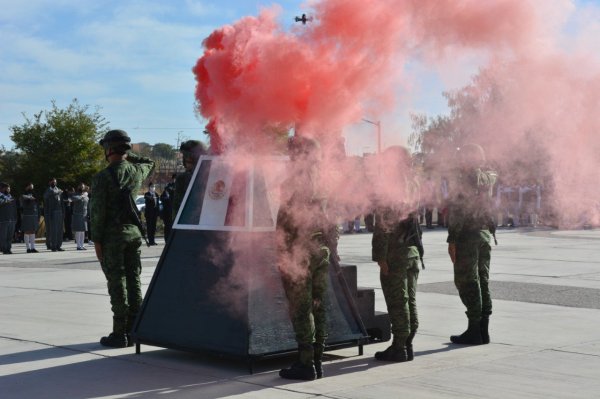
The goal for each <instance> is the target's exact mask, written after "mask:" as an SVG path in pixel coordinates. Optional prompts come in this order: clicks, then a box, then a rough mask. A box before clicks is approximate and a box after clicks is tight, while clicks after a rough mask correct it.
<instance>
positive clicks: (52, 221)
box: [44, 178, 64, 252]
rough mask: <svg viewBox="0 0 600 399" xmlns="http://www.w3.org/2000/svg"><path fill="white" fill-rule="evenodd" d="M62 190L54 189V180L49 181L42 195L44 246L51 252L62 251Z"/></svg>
mask: <svg viewBox="0 0 600 399" xmlns="http://www.w3.org/2000/svg"><path fill="white" fill-rule="evenodd" d="M61 194H62V190H61V189H60V188H58V187H56V179H55V178H52V179H50V182H49V184H48V188H47V189H46V192H45V193H44V221H45V223H46V246H47V247H48V249H50V250H52V252H56V251H64V249H62V248H61V247H62V243H63V225H64V219H63V204H62V198H61Z"/></svg>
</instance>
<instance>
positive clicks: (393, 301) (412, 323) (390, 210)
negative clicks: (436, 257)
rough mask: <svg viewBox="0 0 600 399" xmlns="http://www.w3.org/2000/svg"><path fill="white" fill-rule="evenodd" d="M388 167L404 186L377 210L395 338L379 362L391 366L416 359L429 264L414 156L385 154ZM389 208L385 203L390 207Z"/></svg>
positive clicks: (377, 251) (379, 253)
mask: <svg viewBox="0 0 600 399" xmlns="http://www.w3.org/2000/svg"><path fill="white" fill-rule="evenodd" d="M383 162H384V164H385V165H386V167H388V168H396V169H397V172H398V171H399V172H400V173H399V174H398V176H395V177H398V178H399V179H398V181H394V182H393V183H392V184H395V185H397V186H398V188H400V190H398V191H399V192H398V195H392V196H391V197H392V198H391V199H392V201H389V200H387V201H385V200H384V201H381V202H383V203H382V204H381V205H380V206H378V207H377V208H376V211H375V231H374V232H373V239H372V248H373V251H372V257H373V261H375V262H377V263H378V264H379V267H380V274H379V278H380V281H381V288H382V290H383V295H384V298H385V303H386V305H387V309H388V314H389V316H390V322H391V325H392V326H391V327H392V334H393V335H394V339H393V341H392V345H390V346H389V347H388V348H387V349H386V350H385V351H382V352H376V353H375V359H377V360H383V361H390V362H405V361H410V360H413V358H414V351H413V345H412V342H413V339H414V337H415V335H416V333H417V328H418V327H419V319H418V313H417V302H416V293H417V279H418V277H419V258H420V259H421V261H422V260H423V254H424V251H423V244H422V241H421V235H422V232H421V226H420V225H419V218H418V214H417V212H416V210H417V206H418V203H417V202H418V201H417V197H418V190H419V189H418V185H417V183H416V181H415V180H414V179H412V176H411V173H410V168H411V165H410V154H409V153H408V151H407V150H406V149H404V148H402V147H399V146H394V147H390V148H388V149H387V150H386V151H385V152H384V153H383ZM386 202H387V203H388V204H385V203H386Z"/></svg>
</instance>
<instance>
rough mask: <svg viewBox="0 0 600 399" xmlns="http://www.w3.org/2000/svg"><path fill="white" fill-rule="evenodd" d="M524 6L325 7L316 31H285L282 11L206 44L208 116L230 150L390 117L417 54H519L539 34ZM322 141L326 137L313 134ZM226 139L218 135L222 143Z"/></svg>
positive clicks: (200, 96)
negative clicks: (271, 129) (278, 131)
mask: <svg viewBox="0 0 600 399" xmlns="http://www.w3.org/2000/svg"><path fill="white" fill-rule="evenodd" d="M531 8H532V5H531V4H530V3H529V2H523V1H487V2H481V1H476V0H468V1H459V2H457V1H452V0H443V1H440V0H436V1H433V0H419V1H416V0H413V1H400V0H398V1H379V0H371V1H365V0H323V1H319V2H313V3H312V15H314V20H313V22H309V23H308V24H306V25H304V26H297V27H296V28H295V29H293V30H292V31H291V32H287V31H284V30H283V28H282V27H281V26H280V25H279V24H278V23H277V21H276V18H277V9H276V8H271V9H266V10H263V11H262V12H261V13H260V15H259V16H258V17H245V18H242V19H241V20H239V21H237V22H236V23H234V24H233V25H228V26H224V27H222V28H220V29H217V30H216V31H214V32H213V33H212V34H211V35H210V36H209V37H207V38H206V39H205V40H204V42H203V44H204V48H205V51H204V55H203V56H202V57H201V58H200V59H199V60H198V62H197V64H196V66H195V67H194V69H193V71H194V73H195V75H196V79H197V82H198V84H197V87H196V98H197V100H198V104H199V110H200V113H201V115H202V116H204V117H205V118H207V119H209V120H211V121H215V126H214V131H213V133H212V134H213V135H217V134H218V136H219V137H220V139H222V140H223V141H224V143H225V144H226V145H232V144H234V143H235V145H236V146H239V145H241V144H242V143H248V142H252V143H254V144H256V143H257V140H258V143H260V144H261V145H264V144H265V143H264V142H263V140H262V139H266V140H267V142H268V141H269V138H268V137H265V127H268V126H284V127H290V126H293V125H294V124H297V123H301V124H302V125H303V127H305V128H306V130H307V131H312V132H313V133H312V134H322V133H323V132H334V133H333V134H336V132H339V131H341V129H342V128H343V127H344V126H346V125H348V124H349V123H352V122H356V121H358V120H360V118H361V117H362V116H363V115H365V114H371V115H372V114H376V113H382V112H389V111H391V110H392V108H393V105H394V101H393V100H394V95H395V94H394V90H395V88H397V87H398V85H399V84H400V83H401V77H402V71H403V65H404V63H405V62H406V59H407V57H409V56H411V55H412V54H418V53H422V52H424V51H427V52H428V54H437V55H436V56H439V55H440V54H441V53H443V52H446V51H448V49H450V48H461V47H467V48H468V47H485V48H500V47H502V46H508V47H510V46H512V45H521V44H522V43H523V42H525V40H524V38H526V37H527V32H528V31H529V30H531V29H533V28H532V26H534V25H535V24H534V22H535V21H534V20H533V17H532V15H531V14H532V11H531ZM315 131H318V132H319V133H314V132H315ZM217 132H218V133H217Z"/></svg>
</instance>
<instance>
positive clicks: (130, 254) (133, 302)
mask: <svg viewBox="0 0 600 399" xmlns="http://www.w3.org/2000/svg"><path fill="white" fill-rule="evenodd" d="M141 245H142V240H141V239H139V238H137V239H134V240H130V241H125V240H108V241H106V242H104V243H102V257H103V259H102V271H103V272H104V275H105V276H106V282H107V286H108V294H109V295H110V304H111V307H112V312H113V332H114V333H116V334H123V333H129V332H130V331H131V328H132V327H133V323H134V322H135V318H136V317H137V313H138V310H139V309H140V305H141V304H142V284H141V281H140V274H141V272H142V263H141V261H140V253H141V251H140V247H141Z"/></svg>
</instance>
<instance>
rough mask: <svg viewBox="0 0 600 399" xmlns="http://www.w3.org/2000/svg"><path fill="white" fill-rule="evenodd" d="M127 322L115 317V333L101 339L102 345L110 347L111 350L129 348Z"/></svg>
mask: <svg viewBox="0 0 600 399" xmlns="http://www.w3.org/2000/svg"><path fill="white" fill-rule="evenodd" d="M126 323H127V321H126V320H125V319H124V318H121V317H115V316H113V332H111V333H110V334H109V335H108V337H102V338H100V345H103V346H109V347H111V348H126V347H127V333H126V331H127V330H126Z"/></svg>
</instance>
